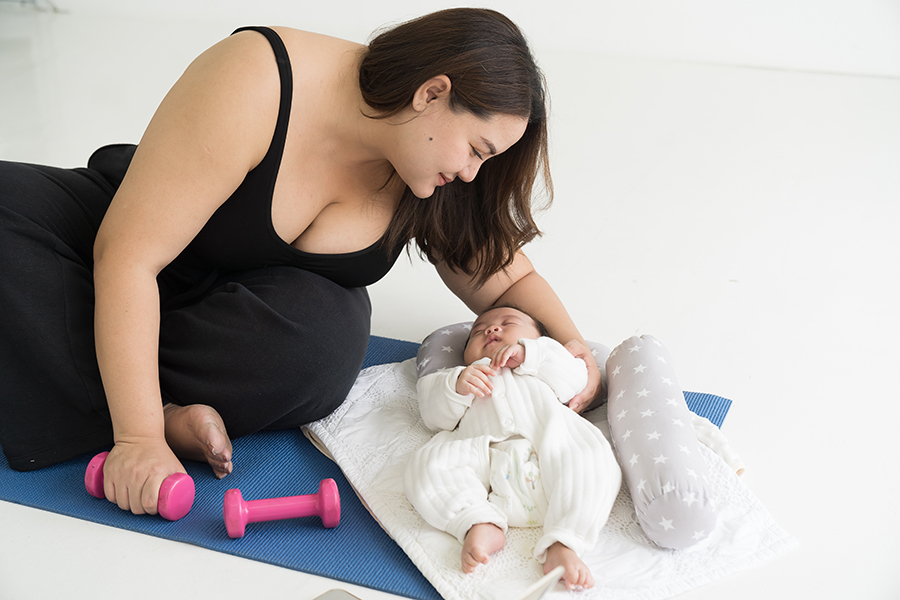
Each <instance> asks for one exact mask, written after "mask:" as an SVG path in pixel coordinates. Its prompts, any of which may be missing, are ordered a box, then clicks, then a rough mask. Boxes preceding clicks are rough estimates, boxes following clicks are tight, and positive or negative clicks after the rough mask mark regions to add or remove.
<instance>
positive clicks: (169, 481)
mask: <svg viewBox="0 0 900 600" xmlns="http://www.w3.org/2000/svg"><path fill="white" fill-rule="evenodd" d="M107 456H109V452H101V453H100V454H98V455H97V456H95V457H94V458H92V459H91V462H89V463H88V466H87V470H86V471H85V472H84V488H85V489H86V490H87V492H88V494H90V495H91V496H93V497H94V498H106V493H104V491H103V465H104V464H105V463H106V457H107ZM194 492H195V490H194V480H193V479H191V476H190V475H187V474H185V473H173V474H172V475H169V476H168V477H166V478H165V480H163V482H162V485H161V486H160V488H159V500H158V501H157V504H156V509H157V511H158V512H159V516H161V517H162V518H164V519H168V520H169V521H177V520H178V519H180V518H181V517H183V516H185V515H186V514H188V513H189V512H190V511H191V507H192V506H193V505H194Z"/></svg>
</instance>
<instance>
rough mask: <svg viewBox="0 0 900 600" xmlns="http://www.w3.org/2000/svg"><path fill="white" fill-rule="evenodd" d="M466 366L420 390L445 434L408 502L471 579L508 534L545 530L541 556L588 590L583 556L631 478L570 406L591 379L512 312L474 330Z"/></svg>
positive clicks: (415, 469)
mask: <svg viewBox="0 0 900 600" xmlns="http://www.w3.org/2000/svg"><path fill="white" fill-rule="evenodd" d="M464 357H465V363H466V365H468V366H460V367H454V368H448V369H442V370H439V371H437V372H436V373H433V374H430V375H427V376H425V377H422V378H421V379H419V382H418V384H417V391H418V399H419V407H420V411H421V414H422V419H423V420H424V422H425V424H426V425H427V426H428V427H429V428H430V429H432V430H437V431H438V433H437V434H436V435H435V436H434V437H433V438H432V439H431V440H430V441H429V442H428V443H427V444H426V445H425V446H423V447H422V448H421V449H420V450H419V451H417V452H416V453H415V454H414V456H413V458H412V459H411V460H410V463H409V466H408V468H407V470H406V473H405V476H404V486H405V489H406V495H407V497H408V498H409V500H410V502H411V503H412V505H413V506H414V507H415V508H416V510H417V511H418V512H419V513H420V514H421V515H422V518H423V519H424V520H425V521H427V522H428V523H429V524H430V525H432V526H433V527H435V528H437V529H440V530H442V531H446V532H447V533H449V534H451V535H453V536H454V537H456V538H457V539H458V540H459V541H460V543H461V544H462V546H463V548H462V568H463V571H465V572H467V573H469V572H471V571H473V570H474V569H475V568H476V567H477V566H478V565H479V564H486V563H487V562H488V560H489V557H490V556H491V555H492V554H493V553H495V552H497V551H498V550H500V549H501V548H502V547H503V545H504V544H505V542H506V532H507V528H508V527H510V526H514V527H543V535H542V536H541V537H540V539H539V540H538V542H537V545H536V546H535V548H534V557H535V558H536V559H537V560H538V561H539V562H541V563H543V565H544V572H545V573H549V572H550V571H551V570H553V569H554V568H555V567H557V566H559V565H562V566H563V567H564V568H565V574H564V576H563V579H564V580H565V583H566V585H567V586H568V587H569V588H570V589H575V588H577V587H582V588H589V587H592V586H593V584H594V579H593V576H592V574H591V572H590V570H589V569H588V567H587V565H585V563H584V562H583V561H582V559H581V557H582V556H583V555H584V553H585V552H587V551H589V550H591V549H592V548H593V547H594V545H595V544H596V543H597V539H598V536H599V534H600V530H601V529H602V527H603V526H604V524H605V523H606V521H607V519H608V517H609V513H610V511H611V510H612V506H613V502H614V501H615V499H616V496H617V494H618V492H619V487H620V485H621V482H622V474H621V470H620V468H619V465H618V463H617V462H616V458H615V456H614V454H613V451H612V449H611V448H610V445H609V442H607V440H606V438H604V437H603V435H602V434H601V433H600V431H599V430H598V429H597V428H596V427H595V426H594V425H592V424H591V423H590V422H588V421H587V420H585V419H583V418H582V417H581V416H579V415H578V414H576V413H575V412H574V411H572V410H570V409H569V408H568V407H567V406H565V404H566V403H567V402H568V401H569V400H570V399H571V398H572V397H573V396H575V394H577V393H578V392H580V391H581V390H582V389H583V388H584V387H585V385H586V384H587V369H586V367H585V364H584V362H583V361H582V360H580V359H578V358H575V357H573V356H572V354H570V353H569V352H568V351H567V350H566V349H565V348H563V346H562V345H561V344H560V343H559V342H557V341H555V340H554V339H552V338H550V337H549V336H548V335H547V332H546V330H545V329H544V327H543V326H542V325H541V324H540V323H539V322H537V321H536V320H535V319H533V318H532V317H530V316H529V315H527V314H525V313H524V312H522V311H520V310H517V309H515V308H512V307H501V308H494V309H491V310H489V311H487V312H485V313H483V314H482V315H481V316H479V317H478V319H476V321H475V323H474V324H473V326H472V333H471V335H470V337H469V340H468V343H467V345H466V349H465V355H464Z"/></svg>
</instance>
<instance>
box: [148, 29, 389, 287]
mask: <svg viewBox="0 0 900 600" xmlns="http://www.w3.org/2000/svg"><path fill="white" fill-rule="evenodd" d="M245 30H252V31H257V32H259V33H261V34H263V35H265V36H266V38H267V39H268V40H269V43H270V44H271V45H272V49H273V50H274V52H275V60H276V62H277V64H278V71H279V75H280V78H281V101H280V104H279V108H278V121H277V123H276V125H275V134H274V135H273V137H272V142H271V144H270V145H269V149H268V151H267V153H266V155H265V157H264V158H263V160H262V162H260V163H259V165H257V167H256V168H254V169H253V170H252V171H250V172H249V173H248V174H247V176H246V177H245V178H244V181H243V182H242V183H241V185H240V187H238V189H237V190H235V192H234V194H232V195H231V197H230V198H228V200H226V201H225V203H224V204H222V206H220V207H219V209H218V210H217V211H216V212H215V213H214V214H213V215H212V216H211V217H210V219H209V221H207V223H206V225H205V226H204V227H203V229H202V230H201V231H200V232H199V233H198V234H197V236H196V237H195V238H194V239H193V241H191V243H190V244H189V245H188V246H187V248H185V250H184V252H182V253H181V255H179V256H178V258H176V259H175V261H173V263H172V264H171V265H169V267H166V269H165V270H164V271H163V273H162V274H161V276H162V277H161V279H160V283H161V284H168V286H167V287H169V288H170V291H171V292H174V294H175V295H180V294H183V293H185V292H188V289H186V284H189V283H190V280H193V282H194V285H196V284H200V286H201V287H205V285H204V283H202V282H204V281H205V282H206V283H207V284H208V283H209V282H211V281H212V280H214V279H217V278H218V277H219V276H220V275H221V274H223V272H228V271H243V270H249V269H256V268H261V267H269V266H276V265H283V266H284V265H286V266H294V267H298V268H301V269H305V270H307V271H311V272H313V273H316V274H318V275H321V276H323V277H326V278H328V279H330V280H331V281H333V282H335V283H337V284H338V285H341V286H344V287H363V286H367V285H370V284H372V283H375V282H376V281H378V280H379V279H381V278H382V277H384V276H385V275H386V274H387V272H388V271H389V270H390V269H391V267H392V266H393V264H394V262H395V261H396V260H397V256H398V255H399V254H400V252H401V251H402V249H403V246H404V245H405V243H404V244H400V245H398V247H396V248H385V246H384V244H383V243H382V241H381V240H379V241H378V242H375V243H374V244H372V245H371V246H369V247H368V248H365V249H363V250H359V251H356V252H349V253H345V254H311V253H309V252H303V251H302V250H298V249H297V248H294V247H293V246H291V245H290V244H289V243H287V242H285V241H284V240H283V239H281V238H280V237H279V236H278V234H277V233H276V232H275V227H274V225H273V224H272V193H273V192H274V190H275V180H276V179H277V177H278V169H279V167H280V166H281V157H282V154H283V153H284V142H285V139H286V136H287V129H288V120H289V119H290V114H291V100H292V95H293V74H292V72H291V63H290V59H289V57H288V53H287V49H286V48H285V46H284V42H282V40H281V38H280V37H279V36H278V34H277V33H275V31H273V30H272V29H269V28H267V27H243V28H241V29H238V30H236V31H235V33H237V32H239V31H245ZM167 271H168V273H167ZM198 276H199V280H198ZM189 287H194V286H193V285H190V286H189ZM188 293H189V292H188ZM165 295H169V294H164V296H165ZM191 295H193V294H191Z"/></svg>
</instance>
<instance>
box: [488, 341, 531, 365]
mask: <svg viewBox="0 0 900 600" xmlns="http://www.w3.org/2000/svg"><path fill="white" fill-rule="evenodd" d="M524 360H525V346H523V345H522V344H509V345H507V346H503V347H502V348H498V349H497V351H496V352H494V358H492V359H491V368H494V369H500V368H503V367H509V368H510V369H515V368H516V367H518V366H519V365H521V364H522V362H523V361H524Z"/></svg>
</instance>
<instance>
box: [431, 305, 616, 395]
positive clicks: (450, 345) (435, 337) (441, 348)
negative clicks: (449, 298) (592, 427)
mask: <svg viewBox="0 0 900 600" xmlns="http://www.w3.org/2000/svg"><path fill="white" fill-rule="evenodd" d="M472 323H473V321H464V322H462V323H455V324H453V325H448V326H447V327H441V328H440V329H438V330H436V331H434V332H432V333H431V334H429V335H428V337H426V338H425V340H424V341H423V342H422V345H421V346H420V347H419V352H418V355H417V356H416V376H417V377H418V378H422V377H425V376H426V375H431V374H432V373H434V372H435V371H438V370H440V369H448V368H451V367H459V366H462V365H463V354H464V353H465V351H466V343H467V342H468V341H469V334H470V333H471V332H472ZM587 346H588V348H590V350H591V353H592V354H593V355H594V359H595V360H596V361H597V366H599V367H600V377H601V380H602V382H603V390H604V391H603V393H602V394H601V400H602V399H605V398H606V369H605V365H606V359H607V358H608V357H609V353H610V350H609V348H607V347H606V346H604V345H603V344H598V343H597V342H590V341H588V342H587Z"/></svg>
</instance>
